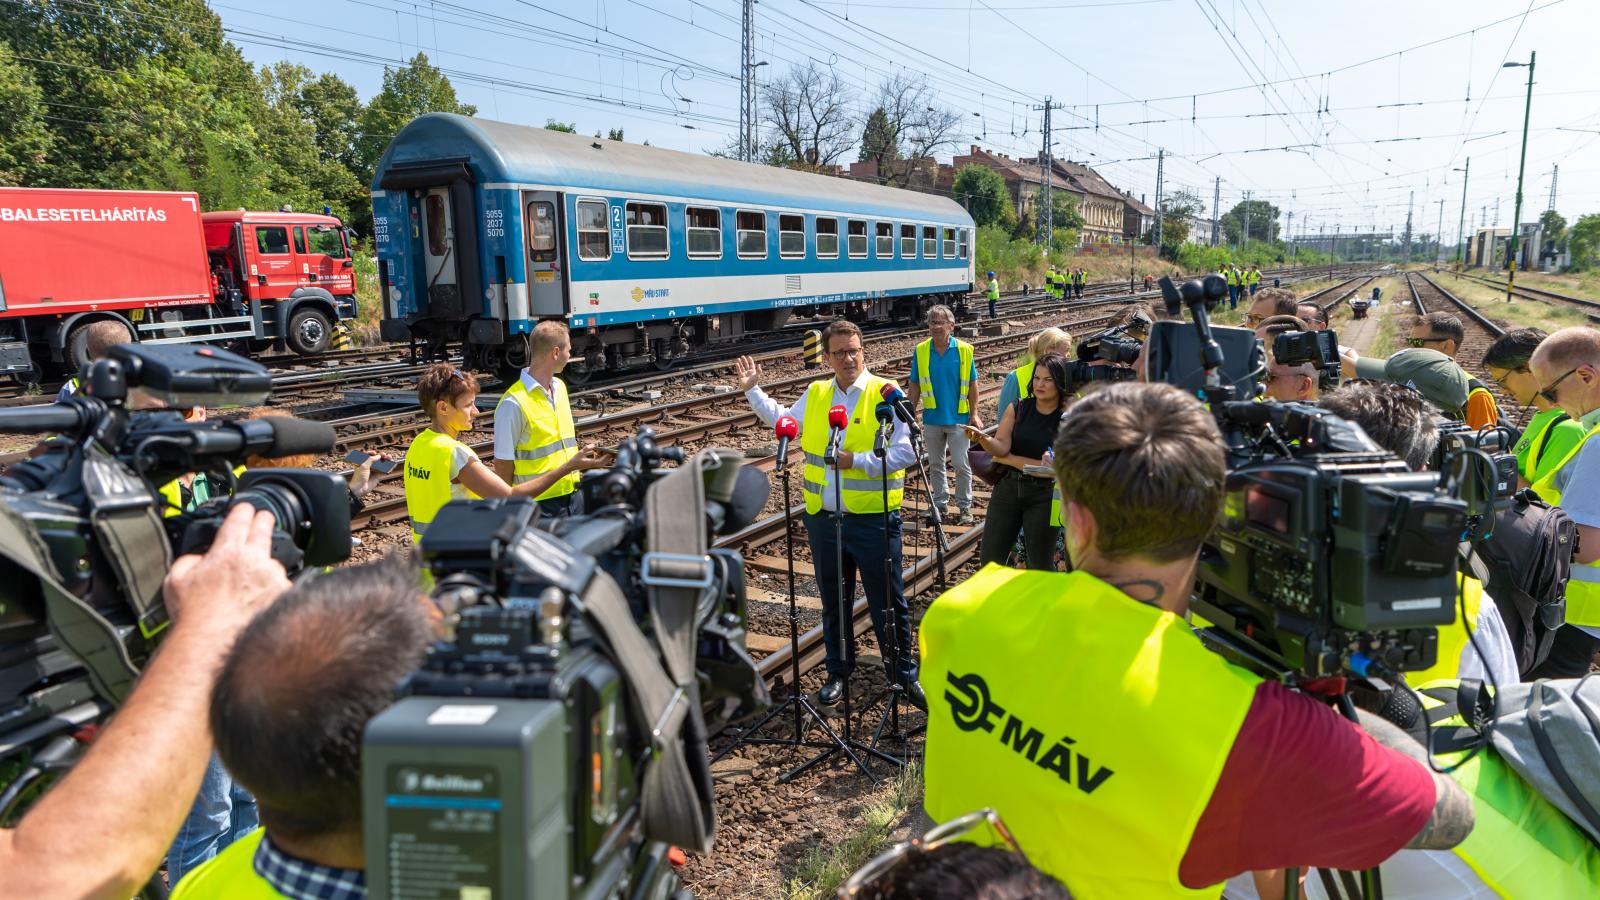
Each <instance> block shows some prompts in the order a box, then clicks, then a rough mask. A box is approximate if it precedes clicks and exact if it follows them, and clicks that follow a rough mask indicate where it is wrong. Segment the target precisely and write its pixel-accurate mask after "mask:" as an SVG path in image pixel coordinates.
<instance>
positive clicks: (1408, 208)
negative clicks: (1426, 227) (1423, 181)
mask: <svg viewBox="0 0 1600 900" xmlns="http://www.w3.org/2000/svg"><path fill="white" fill-rule="evenodd" d="M1416 199H1417V192H1416V191H1412V192H1411V193H1410V194H1409V195H1408V196H1407V197H1406V261H1405V264H1406V265H1410V264H1411V206H1412V204H1413V203H1415V202H1416Z"/></svg>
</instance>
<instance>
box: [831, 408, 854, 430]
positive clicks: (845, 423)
mask: <svg viewBox="0 0 1600 900" xmlns="http://www.w3.org/2000/svg"><path fill="white" fill-rule="evenodd" d="M828 425H829V426H830V427H832V428H841V429H842V428H849V427H850V414H849V413H847V412H845V411H844V407H842V406H835V407H833V408H832V409H830V410H828Z"/></svg>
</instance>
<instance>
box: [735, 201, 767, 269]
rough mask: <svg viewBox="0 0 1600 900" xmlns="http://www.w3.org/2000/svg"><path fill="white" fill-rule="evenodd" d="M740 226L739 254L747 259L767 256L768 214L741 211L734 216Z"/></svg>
mask: <svg viewBox="0 0 1600 900" xmlns="http://www.w3.org/2000/svg"><path fill="white" fill-rule="evenodd" d="M734 224H735V225H736V226H737V227H738V235H737V238H738V242H739V255H740V256H741V257H744V258H745V259H766V258H767V214H766V213H759V212H740V213H737V214H736V215H735V216H734Z"/></svg>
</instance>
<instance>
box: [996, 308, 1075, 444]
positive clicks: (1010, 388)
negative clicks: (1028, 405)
mask: <svg viewBox="0 0 1600 900" xmlns="http://www.w3.org/2000/svg"><path fill="white" fill-rule="evenodd" d="M1052 353H1059V354H1061V355H1062V356H1065V357H1066V358H1068V359H1071V358H1072V335H1070V334H1068V333H1067V332H1065V331H1063V330H1061V329H1060V328H1055V327H1051V328H1046V329H1045V330H1043V331H1041V332H1039V333H1038V334H1035V335H1034V336H1033V337H1031V338H1029V339H1028V349H1027V350H1024V351H1023V353H1022V355H1021V356H1020V357H1018V358H1017V367H1016V368H1015V369H1012V370H1011V371H1010V372H1009V373H1008V374H1007V375H1006V381H1005V384H1003V385H1001V386H1000V408H999V409H997V410H995V413H994V420H995V421H996V422H998V421H1000V420H1001V419H1002V418H1004V417H1005V414H1006V407H1008V406H1010V405H1011V404H1013V403H1015V402H1017V401H1018V400H1026V399H1027V398H1028V397H1029V396H1031V392H1032V388H1033V366H1034V363H1035V362H1036V361H1038V360H1041V359H1044V358H1045V357H1046V356H1049V355H1050V354H1052Z"/></svg>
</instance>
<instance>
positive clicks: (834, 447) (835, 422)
mask: <svg viewBox="0 0 1600 900" xmlns="http://www.w3.org/2000/svg"><path fill="white" fill-rule="evenodd" d="M848 427H850V414H849V413H847V412H845V411H844V407H842V406H839V405H837V404H835V405H834V406H833V407H832V408H830V409H829V410H828V454H827V456H826V460H827V461H828V462H830V463H834V462H837V461H838V459H839V442H840V440H841V439H842V438H843V437H844V430H845V429H846V428H848Z"/></svg>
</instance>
